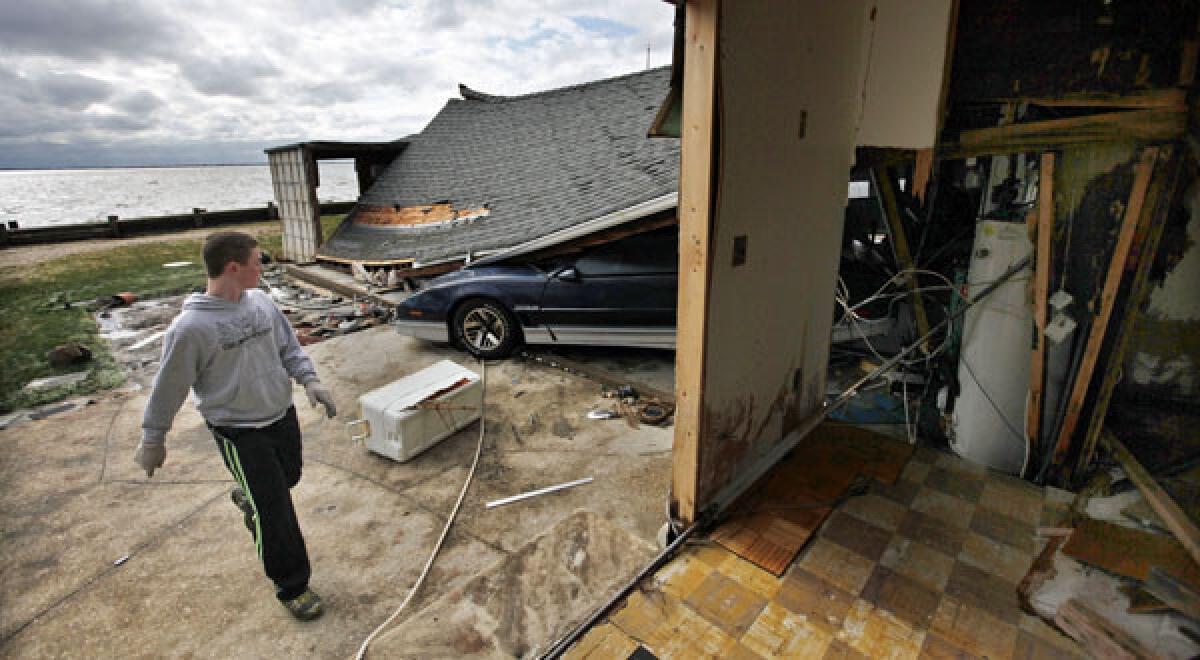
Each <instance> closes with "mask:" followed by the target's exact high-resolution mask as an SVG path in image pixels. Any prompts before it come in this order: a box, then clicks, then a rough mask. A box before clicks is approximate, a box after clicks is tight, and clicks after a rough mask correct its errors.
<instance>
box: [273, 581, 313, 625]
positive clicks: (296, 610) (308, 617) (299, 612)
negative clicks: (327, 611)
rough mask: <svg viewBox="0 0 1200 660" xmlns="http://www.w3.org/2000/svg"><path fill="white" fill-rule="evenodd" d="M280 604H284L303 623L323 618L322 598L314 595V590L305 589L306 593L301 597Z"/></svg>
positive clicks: (282, 601)
mask: <svg viewBox="0 0 1200 660" xmlns="http://www.w3.org/2000/svg"><path fill="white" fill-rule="evenodd" d="M279 602H281V603H283V606H284V607H286V608H287V610H288V611H289V612H291V613H292V616H294V617H296V618H297V619H299V620H301V621H312V620H313V619H315V618H317V617H319V616H321V612H323V611H324V610H323V609H322V608H321V597H320V596H318V595H317V594H315V593H313V590H312V589H305V590H304V593H302V594H300V595H299V596H296V597H295V598H293V599H291V600H281V601H279Z"/></svg>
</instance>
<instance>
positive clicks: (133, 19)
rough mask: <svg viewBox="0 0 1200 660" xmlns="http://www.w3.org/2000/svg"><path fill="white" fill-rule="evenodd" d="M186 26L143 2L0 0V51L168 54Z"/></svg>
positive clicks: (76, 54)
mask: <svg viewBox="0 0 1200 660" xmlns="http://www.w3.org/2000/svg"><path fill="white" fill-rule="evenodd" d="M188 32H189V30H188V29H187V28H186V26H185V25H184V24H181V23H177V22H175V21H174V20H173V19H172V18H171V17H169V16H168V15H166V14H165V13H163V12H162V11H160V10H159V9H158V8H157V7H156V6H155V5H154V4H153V3H151V2H144V1H141V0H133V1H126V2H118V1H116V0H27V1H26V0H16V1H15V2H14V1H12V0H8V1H6V2H0V52H5V51H6V52H10V53H25V54H36V55H55V56H59V57H65V58H69V59H75V60H82V59H90V58H103V57H110V56H115V57H129V58H143V57H146V56H147V55H155V56H162V55H166V54H168V53H170V52H171V49H172V46H173V45H174V44H178V43H179V42H180V41H181V39H182V37H184V35H186V34H187V33H188Z"/></svg>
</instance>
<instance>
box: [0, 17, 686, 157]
mask: <svg viewBox="0 0 1200 660" xmlns="http://www.w3.org/2000/svg"><path fill="white" fill-rule="evenodd" d="M581 11H584V12H585V13H586V14H587V16H586V17H581V16H580V12H581ZM672 18H673V10H672V7H671V6H670V5H669V4H668V3H661V2H652V1H651V0H610V1H609V2H606V3H589V4H588V5H587V8H586V10H583V9H581V5H580V4H579V3H578V2H577V0H253V2H249V3H229V2H227V0H188V2H167V3H155V2H154V0H0V166H6V167H14V166H20V165H21V164H22V163H25V164H26V165H27V166H35V167H43V166H52V165H54V164H55V163H56V162H60V163H61V164H63V165H81V164H82V165H86V164H97V165H106V164H109V165H111V164H137V163H139V162H142V163H146V164H163V163H185V162H209V163H211V162H253V161H257V162H261V161H262V160H263V159H264V157H263V155H262V153H261V150H260V149H257V148H255V149H247V148H246V146H245V145H247V144H250V143H251V142H250V141H252V142H253V143H254V144H262V145H267V146H269V145H272V144H282V143H287V142H296V141H300V140H307V139H330V140H355V141H357V140H388V139H395V138H397V137H400V136H403V135H407V134H410V133H413V132H416V131H419V130H421V127H422V126H424V125H426V124H427V123H428V122H429V120H430V119H432V117H433V115H434V113H436V112H437V110H438V108H440V107H441V106H442V105H443V103H444V102H445V100H446V99H448V98H451V97H454V96H456V93H457V91H456V89H457V88H456V87H455V85H456V83H458V82H465V83H467V84H470V85H472V86H476V87H478V88H479V89H482V90H485V91H488V92H494V93H497V94H522V93H528V92H533V91H538V90H543V89H549V88H552V87H556V86H559V85H569V84H574V83H579V82H584V81H586V80H590V79H595V78H601V77H606V76H612V75H619V74H622V73H627V72H630V71H633V70H636V69H638V68H640V67H642V66H643V65H644V64H645V47H646V44H647V43H653V46H654V53H655V61H654V64H655V65H658V64H664V63H666V62H667V61H668V59H669V53H670V45H671V22H672ZM247 100H248V101H251V102H249V103H247V102H245V101H247ZM207 143H211V145H212V146H211V147H209V146H204V145H205V144H207ZM177 144H180V145H183V144H186V146H185V147H180V148H178V149H175V148H173V147H172V145H177ZM155 149H162V150H164V151H163V153H162V154H161V155H156V153H155V151H154V150H155ZM220 154H225V156H223V157H222V156H220ZM56 159H57V160H56Z"/></svg>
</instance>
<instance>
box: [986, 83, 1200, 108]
mask: <svg viewBox="0 0 1200 660" xmlns="http://www.w3.org/2000/svg"><path fill="white" fill-rule="evenodd" d="M1186 100H1187V94H1186V92H1185V90H1183V89H1179V88H1167V89H1148V90H1145V91H1141V92H1134V93H1133V94H1123V95H1122V94H1067V95H1065V96H1055V97H1023V98H1000V99H990V102H994V103H1013V102H1016V103H1028V104H1030V105H1040V106H1042V107H1045V108H1140V109H1150V108H1159V109H1166V110H1172V111H1174V112H1182V111H1183V109H1184V106H1185V105H1186Z"/></svg>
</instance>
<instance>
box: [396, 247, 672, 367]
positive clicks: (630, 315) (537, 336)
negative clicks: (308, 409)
mask: <svg viewBox="0 0 1200 660" xmlns="http://www.w3.org/2000/svg"><path fill="white" fill-rule="evenodd" d="M678 245H679V229H678V227H676V226H672V227H666V228H662V229H656V230H653V231H649V232H645V233H642V234H636V235H634V236H629V237H626V238H622V239H619V240H616V241H613V242H610V243H605V244H603V245H598V246H595V247H592V248H588V249H585V250H582V251H580V252H577V253H575V254H567V255H559V256H550V257H541V258H538V257H536V256H534V257H532V258H514V259H511V260H505V261H501V262H490V261H489V262H485V263H481V264H477V265H472V266H467V267H466V268H463V269H462V270H459V271H456V272H453V273H449V274H446V275H442V276H441V277H437V278H434V279H432V280H430V281H429V282H428V283H427V284H426V285H425V286H424V287H422V288H421V289H420V290H419V291H417V292H416V293H414V294H413V295H411V296H409V297H408V298H407V299H405V300H404V302H402V303H400V304H399V305H398V306H397V309H396V312H397V316H396V318H397V320H396V321H395V326H396V328H397V330H398V331H399V332H400V333H401V334H405V335H410V336H413V337H418V338H421V339H428V340H432V341H443V342H444V341H449V342H451V343H454V344H456V345H458V346H460V347H462V348H464V349H466V350H467V351H468V352H470V353H471V354H473V355H475V356H477V357H482V358H489V359H490V358H500V357H504V356H506V355H508V354H509V353H511V352H512V351H513V349H515V348H516V347H518V346H520V345H521V344H586V345H596V346H635V347H644V348H667V349H673V348H674V347H675V306H676V289H677V282H678V269H679V257H678Z"/></svg>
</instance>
